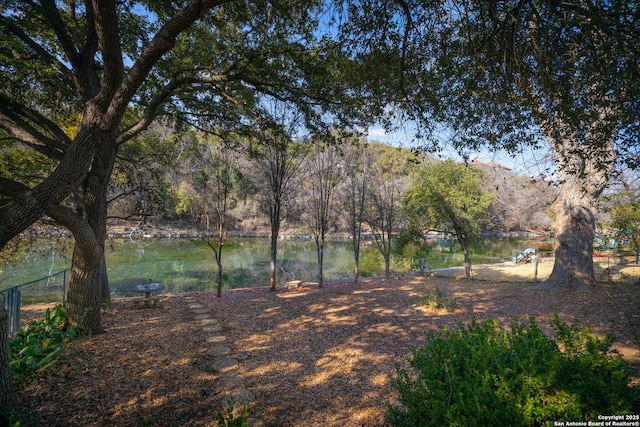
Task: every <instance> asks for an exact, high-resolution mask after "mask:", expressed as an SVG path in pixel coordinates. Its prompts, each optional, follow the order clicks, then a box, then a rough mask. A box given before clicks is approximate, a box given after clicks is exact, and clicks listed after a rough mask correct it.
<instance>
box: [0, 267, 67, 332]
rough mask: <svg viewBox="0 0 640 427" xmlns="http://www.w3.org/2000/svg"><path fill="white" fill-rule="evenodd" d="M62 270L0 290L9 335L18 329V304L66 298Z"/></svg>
mask: <svg viewBox="0 0 640 427" xmlns="http://www.w3.org/2000/svg"><path fill="white" fill-rule="evenodd" d="M68 271H69V270H68V269H67V270H62V271H59V272H57V273H54V274H52V275H50V276H46V277H41V278H39V279H36V280H32V281H31V282H27V283H22V284H20V285H17V286H13V287H11V288H7V289H3V290H1V291H0V295H1V296H2V300H3V301H2V302H3V303H4V308H5V309H6V310H7V315H8V319H7V326H8V328H9V331H8V332H9V336H10V337H11V338H14V337H15V333H16V332H17V331H18V329H20V305H21V304H38V303H45V304H46V303H51V302H60V303H62V304H64V303H65V302H66V300H67V272H68Z"/></svg>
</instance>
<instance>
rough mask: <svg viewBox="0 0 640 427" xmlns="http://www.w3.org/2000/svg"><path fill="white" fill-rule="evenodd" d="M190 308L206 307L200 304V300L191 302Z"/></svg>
mask: <svg viewBox="0 0 640 427" xmlns="http://www.w3.org/2000/svg"><path fill="white" fill-rule="evenodd" d="M189 308H190V309H192V310H193V309H197V308H204V305H202V304H200V303H199V302H194V303H191V304H189Z"/></svg>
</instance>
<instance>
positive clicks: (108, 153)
mask: <svg viewBox="0 0 640 427" xmlns="http://www.w3.org/2000/svg"><path fill="white" fill-rule="evenodd" d="M116 152H117V146H116V144H115V141H114V140H113V139H111V138H110V137H109V136H108V135H105V136H104V137H103V138H102V140H101V144H100V145H99V146H98V151H97V153H96V156H95V159H94V161H93V164H92V167H91V170H90V171H89V173H88V175H87V179H86V180H85V183H84V187H83V190H84V191H83V194H82V196H81V197H80V198H79V199H80V206H78V210H79V211H80V213H81V214H84V215H83V216H84V218H85V220H86V223H87V225H88V227H83V228H81V229H80V230H78V231H76V232H75V233H74V237H75V239H76V242H75V247H74V251H73V258H72V267H71V275H70V278H69V291H68V293H67V304H68V310H67V315H68V316H67V318H68V322H69V323H70V324H71V325H72V326H74V327H76V328H78V329H79V330H80V331H82V332H85V333H90V334H97V333H100V332H102V317H101V309H102V302H103V300H104V297H105V295H107V296H108V295H109V290H108V289H109V285H108V277H107V274H106V264H105V258H104V244H105V239H106V234H107V232H106V230H107V189H108V186H109V179H110V177H111V172H112V171H113V165H114V163H115V157H116ZM105 289H106V290H105Z"/></svg>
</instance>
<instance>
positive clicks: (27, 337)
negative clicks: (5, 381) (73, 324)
mask: <svg viewBox="0 0 640 427" xmlns="http://www.w3.org/2000/svg"><path fill="white" fill-rule="evenodd" d="M65 316H66V309H65V308H64V307H63V306H61V305H59V306H56V307H55V308H54V309H53V310H50V309H47V310H46V311H45V314H44V320H41V321H38V322H33V323H32V324H31V326H29V327H27V328H24V329H22V330H20V331H18V332H17V333H16V337H15V338H14V339H12V340H10V341H9V352H10V366H11V370H12V371H13V373H14V378H16V379H18V380H20V381H24V380H25V379H28V378H33V377H35V376H36V375H37V374H38V373H40V372H41V371H43V370H44V369H46V368H47V367H49V366H50V365H51V364H52V363H53V362H54V361H55V358H56V357H57V356H58V353H60V351H61V350H62V348H63V347H64V343H65V342H67V341H69V340H70V339H73V338H74V337H75V331H74V330H73V328H66V329H65V328H64V322H65Z"/></svg>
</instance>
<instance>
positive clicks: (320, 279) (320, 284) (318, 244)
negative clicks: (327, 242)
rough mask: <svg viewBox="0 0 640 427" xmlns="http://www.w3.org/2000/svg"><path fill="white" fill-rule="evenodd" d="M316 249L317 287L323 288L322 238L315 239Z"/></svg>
mask: <svg viewBox="0 0 640 427" xmlns="http://www.w3.org/2000/svg"><path fill="white" fill-rule="evenodd" d="M316 249H317V251H318V287H320V288H322V287H323V286H324V237H320V239H316Z"/></svg>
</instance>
